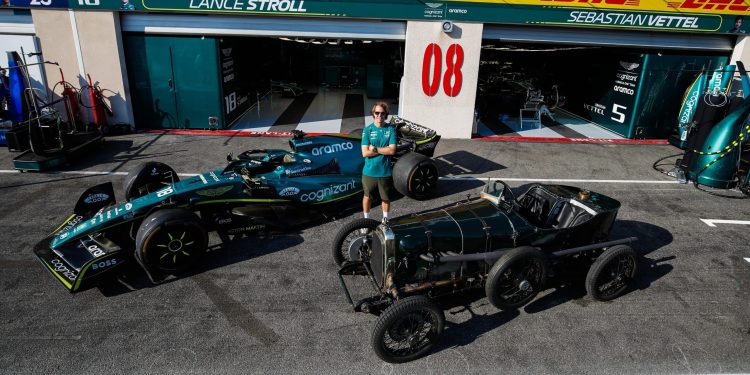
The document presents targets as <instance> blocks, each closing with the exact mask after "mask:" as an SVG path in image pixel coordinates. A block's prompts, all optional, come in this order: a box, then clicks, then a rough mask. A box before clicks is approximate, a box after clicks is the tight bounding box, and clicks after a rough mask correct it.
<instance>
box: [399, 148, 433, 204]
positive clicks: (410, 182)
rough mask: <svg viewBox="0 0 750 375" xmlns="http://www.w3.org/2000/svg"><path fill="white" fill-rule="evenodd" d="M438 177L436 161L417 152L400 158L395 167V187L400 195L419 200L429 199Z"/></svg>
mask: <svg viewBox="0 0 750 375" xmlns="http://www.w3.org/2000/svg"><path fill="white" fill-rule="evenodd" d="M438 177H439V176H438V168H437V165H436V164H435V161H434V160H432V159H430V158H428V157H426V156H424V155H422V154H418V153H416V152H410V153H408V154H406V155H404V156H402V157H400V158H399V159H398V161H397V162H396V165H394V166H393V186H394V187H395V188H396V190H398V192H399V193H401V194H403V195H405V196H407V197H409V198H413V199H417V200H423V199H427V198H429V196H430V195H431V194H432V191H433V190H434V189H435V186H437V182H438Z"/></svg>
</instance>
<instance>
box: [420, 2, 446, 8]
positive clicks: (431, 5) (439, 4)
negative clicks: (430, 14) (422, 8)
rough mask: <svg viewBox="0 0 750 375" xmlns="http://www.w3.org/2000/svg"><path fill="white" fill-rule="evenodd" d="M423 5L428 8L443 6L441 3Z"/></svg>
mask: <svg viewBox="0 0 750 375" xmlns="http://www.w3.org/2000/svg"><path fill="white" fill-rule="evenodd" d="M424 5H427V6H428V7H430V8H433V9H434V8H440V7H441V6H443V3H424Z"/></svg>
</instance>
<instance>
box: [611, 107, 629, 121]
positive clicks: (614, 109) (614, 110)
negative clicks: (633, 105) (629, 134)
mask: <svg viewBox="0 0 750 375" xmlns="http://www.w3.org/2000/svg"><path fill="white" fill-rule="evenodd" d="M627 109H628V107H626V106H624V105H619V104H612V113H614V114H615V115H617V117H615V116H612V117H611V119H612V120H615V121H617V122H619V123H620V124H622V123H624V122H625V113H623V112H620V110H623V111H624V110H627Z"/></svg>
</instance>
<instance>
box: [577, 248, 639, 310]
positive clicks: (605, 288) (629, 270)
mask: <svg viewBox="0 0 750 375" xmlns="http://www.w3.org/2000/svg"><path fill="white" fill-rule="evenodd" d="M637 269H638V257H637V255H636V253H635V251H634V250H633V249H632V248H631V247H630V246H627V245H616V246H612V247H610V248H609V249H607V250H605V251H604V252H603V253H602V255H599V257H598V258H596V261H594V264H592V265H591V268H589V272H588V273H587V274H586V292H587V293H588V294H589V295H590V296H591V298H593V299H595V300H597V301H609V300H612V299H615V298H617V297H619V296H621V295H622V294H623V293H624V292H625V290H627V289H628V286H630V284H631V283H632V282H633V278H634V277H635V272H636V270H637Z"/></svg>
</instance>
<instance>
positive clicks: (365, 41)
mask: <svg viewBox="0 0 750 375" xmlns="http://www.w3.org/2000/svg"><path fill="white" fill-rule="evenodd" d="M362 43H364V44H370V43H372V40H363V41H362Z"/></svg>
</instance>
